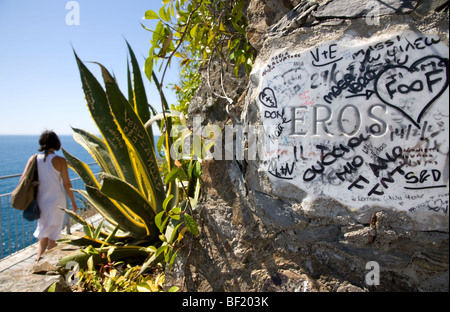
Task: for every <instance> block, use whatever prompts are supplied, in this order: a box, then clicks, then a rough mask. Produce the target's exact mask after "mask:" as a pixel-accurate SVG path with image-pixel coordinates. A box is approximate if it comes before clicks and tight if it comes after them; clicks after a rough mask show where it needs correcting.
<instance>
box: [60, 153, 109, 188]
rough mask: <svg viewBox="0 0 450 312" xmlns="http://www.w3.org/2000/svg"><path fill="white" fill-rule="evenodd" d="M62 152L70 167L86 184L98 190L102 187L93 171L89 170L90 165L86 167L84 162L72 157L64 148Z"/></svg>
mask: <svg viewBox="0 0 450 312" xmlns="http://www.w3.org/2000/svg"><path fill="white" fill-rule="evenodd" d="M62 152H63V155H64V158H65V159H66V161H67V163H68V165H69V167H70V168H72V169H73V170H74V171H75V172H76V174H78V176H79V177H80V178H81V180H82V181H83V182H84V184H86V185H88V186H91V187H96V188H99V187H100V184H99V183H98V181H97V179H96V178H95V175H94V174H93V173H92V170H91V168H89V166H88V165H86V164H85V163H84V162H82V161H81V160H79V159H78V158H76V157H75V156H72V155H71V154H70V153H69V152H67V151H66V150H65V149H64V148H62Z"/></svg>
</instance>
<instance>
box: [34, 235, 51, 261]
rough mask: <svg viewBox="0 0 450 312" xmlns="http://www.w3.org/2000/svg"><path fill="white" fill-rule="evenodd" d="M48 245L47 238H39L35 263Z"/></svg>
mask: <svg viewBox="0 0 450 312" xmlns="http://www.w3.org/2000/svg"><path fill="white" fill-rule="evenodd" d="M47 245H48V237H43V238H40V239H39V241H38V246H37V255H36V262H37V261H39V259H41V256H42V254H43V253H44V251H45V249H47Z"/></svg>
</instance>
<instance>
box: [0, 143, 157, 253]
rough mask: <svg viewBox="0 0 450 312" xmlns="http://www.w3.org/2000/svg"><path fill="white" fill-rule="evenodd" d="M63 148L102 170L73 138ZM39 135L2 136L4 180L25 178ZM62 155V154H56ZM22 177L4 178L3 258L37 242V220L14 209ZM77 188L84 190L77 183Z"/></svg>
mask: <svg viewBox="0 0 450 312" xmlns="http://www.w3.org/2000/svg"><path fill="white" fill-rule="evenodd" d="M59 139H60V140H61V145H62V147H63V148H64V149H65V150H67V151H68V152H69V153H70V154H72V155H73V156H75V157H77V158H78V159H80V160H81V161H83V162H85V163H86V164H92V165H90V167H91V169H92V171H93V172H94V173H97V172H98V171H99V167H98V165H97V164H95V161H94V160H93V158H92V157H91V155H89V153H88V152H87V151H86V150H85V149H84V148H83V147H82V146H81V145H79V144H78V143H77V142H75V140H74V139H73V137H72V136H71V135H61V136H59ZM157 139H158V137H155V143H156V142H157ZM38 141H39V136H38V135H0V177H5V176H11V175H21V174H22V172H23V170H24V169H25V165H26V164H27V161H28V159H29V158H30V157H31V156H32V155H33V154H36V153H37V152H38V149H39V143H38ZM56 154H58V155H59V156H63V155H62V151H58V152H56ZM69 176H70V178H71V179H73V178H77V175H76V173H75V172H74V171H73V170H71V169H69ZM19 180H20V176H19V177H14V178H8V179H0V219H1V223H0V259H1V258H4V257H6V256H8V255H9V254H11V253H14V252H15V251H17V250H20V249H22V248H24V247H26V246H29V245H31V244H33V243H34V242H36V239H35V238H34V237H32V233H33V232H34V230H35V228H36V221H34V222H28V221H26V220H24V219H23V217H22V212H21V211H18V210H16V209H14V208H12V207H11V205H10V204H9V200H10V196H2V195H4V194H9V193H11V192H12V191H13V190H14V188H15V187H16V186H17V184H18V183H19ZM73 187H74V188H82V187H83V186H81V187H80V186H78V185H76V184H75V183H73ZM79 206H80V205H79Z"/></svg>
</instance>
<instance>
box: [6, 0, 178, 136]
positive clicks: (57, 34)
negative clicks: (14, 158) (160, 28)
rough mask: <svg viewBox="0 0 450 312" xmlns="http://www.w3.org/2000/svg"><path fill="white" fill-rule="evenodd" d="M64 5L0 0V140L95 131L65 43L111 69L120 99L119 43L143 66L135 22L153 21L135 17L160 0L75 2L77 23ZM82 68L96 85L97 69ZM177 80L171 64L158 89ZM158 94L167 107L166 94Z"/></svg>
mask: <svg viewBox="0 0 450 312" xmlns="http://www.w3.org/2000/svg"><path fill="white" fill-rule="evenodd" d="M68 2H69V1H66V0H0V135H1V134H40V133H41V132H42V131H44V130H46V129H51V130H54V131H55V132H56V133H57V134H59V135H63V134H71V133H72V130H71V128H70V127H71V126H73V127H75V128H81V129H84V130H86V131H89V132H91V133H94V134H98V133H99V131H98V130H97V128H96V126H95V123H94V121H93V120H92V119H91V116H90V113H89V110H88V108H87V106H86V101H85V98H84V93H83V91H82V87H81V81H80V76H79V72H78V68H77V65H76V62H75V58H74V55H73V52H72V46H73V48H74V49H75V50H76V52H77V54H78V56H79V57H80V59H81V60H82V61H83V62H89V61H96V62H99V63H101V64H103V65H104V66H105V67H106V68H108V70H110V71H111V72H113V73H114V74H115V76H116V77H117V79H118V82H119V86H120V88H121V90H122V92H123V93H124V94H126V92H127V84H126V68H127V67H126V66H127V55H128V52H127V46H126V43H125V39H126V40H127V41H128V42H129V43H130V45H131V47H132V48H133V51H134V52H135V54H136V57H137V59H138V61H139V63H140V65H141V67H142V66H143V65H144V58H145V57H147V56H148V51H149V49H150V38H151V33H150V32H149V31H147V30H145V29H144V28H142V26H141V25H140V23H143V24H144V25H145V26H146V27H148V28H150V29H154V27H155V25H156V22H155V21H148V20H144V19H143V18H142V17H143V16H144V13H145V11H146V10H149V9H151V10H154V11H156V12H158V10H159V8H160V7H161V6H162V2H161V1H160V0H156V1H155V0H152V1H148V0H78V1H76V2H77V3H78V5H79V25H68V24H67V23H66V16H67V15H68V14H72V13H73V9H72V8H69V9H66V4H67V3H68ZM124 38H125V39H124ZM86 65H87V66H88V68H89V69H90V70H91V71H92V72H93V73H94V74H95V75H96V76H97V77H98V78H99V80H100V78H101V75H100V71H99V68H98V66H97V65H95V64H87V63H86ZM142 75H143V76H144V77H143V78H144V83H145V84H146V85H145V86H146V90H147V95H148V99H149V102H150V104H152V105H153V106H155V107H156V108H157V109H158V110H159V111H160V110H161V108H160V107H161V105H160V101H159V95H158V93H157V91H156V89H155V88H154V86H153V85H151V84H150V82H149V81H148V80H147V79H146V77H145V75H144V73H143V71H142ZM158 76H159V77H161V74H158ZM100 81H101V80H100ZM177 82H178V67H177V66H176V64H175V63H173V64H172V68H171V71H170V74H169V75H168V76H167V75H166V78H165V83H164V84H165V85H166V86H167V85H168V84H169V83H177ZM165 94H166V96H167V97H168V101H169V103H175V101H176V99H175V96H174V95H173V92H171V91H170V89H167V90H166V91H165Z"/></svg>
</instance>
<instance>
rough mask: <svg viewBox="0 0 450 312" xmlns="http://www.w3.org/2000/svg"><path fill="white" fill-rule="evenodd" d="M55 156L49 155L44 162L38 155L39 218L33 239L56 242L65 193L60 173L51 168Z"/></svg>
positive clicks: (60, 226)
mask: <svg viewBox="0 0 450 312" xmlns="http://www.w3.org/2000/svg"><path fill="white" fill-rule="evenodd" d="M55 156H56V155H55V154H49V155H48V156H47V159H46V160H45V162H44V154H38V157H37V166H38V173H39V188H38V204H39V209H40V211H41V216H40V218H39V219H38V222H37V227H36V231H35V232H34V233H33V235H34V237H36V238H37V239H41V238H44V237H48V238H49V239H51V240H54V241H55V240H57V239H58V238H59V235H60V234H61V230H62V226H63V220H64V211H62V210H61V209H60V208H59V207H63V208H67V199H66V192H65V190H64V187H63V185H62V178H61V173H60V172H59V171H58V170H56V169H55V168H54V167H53V164H52V159H53V157H55Z"/></svg>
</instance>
